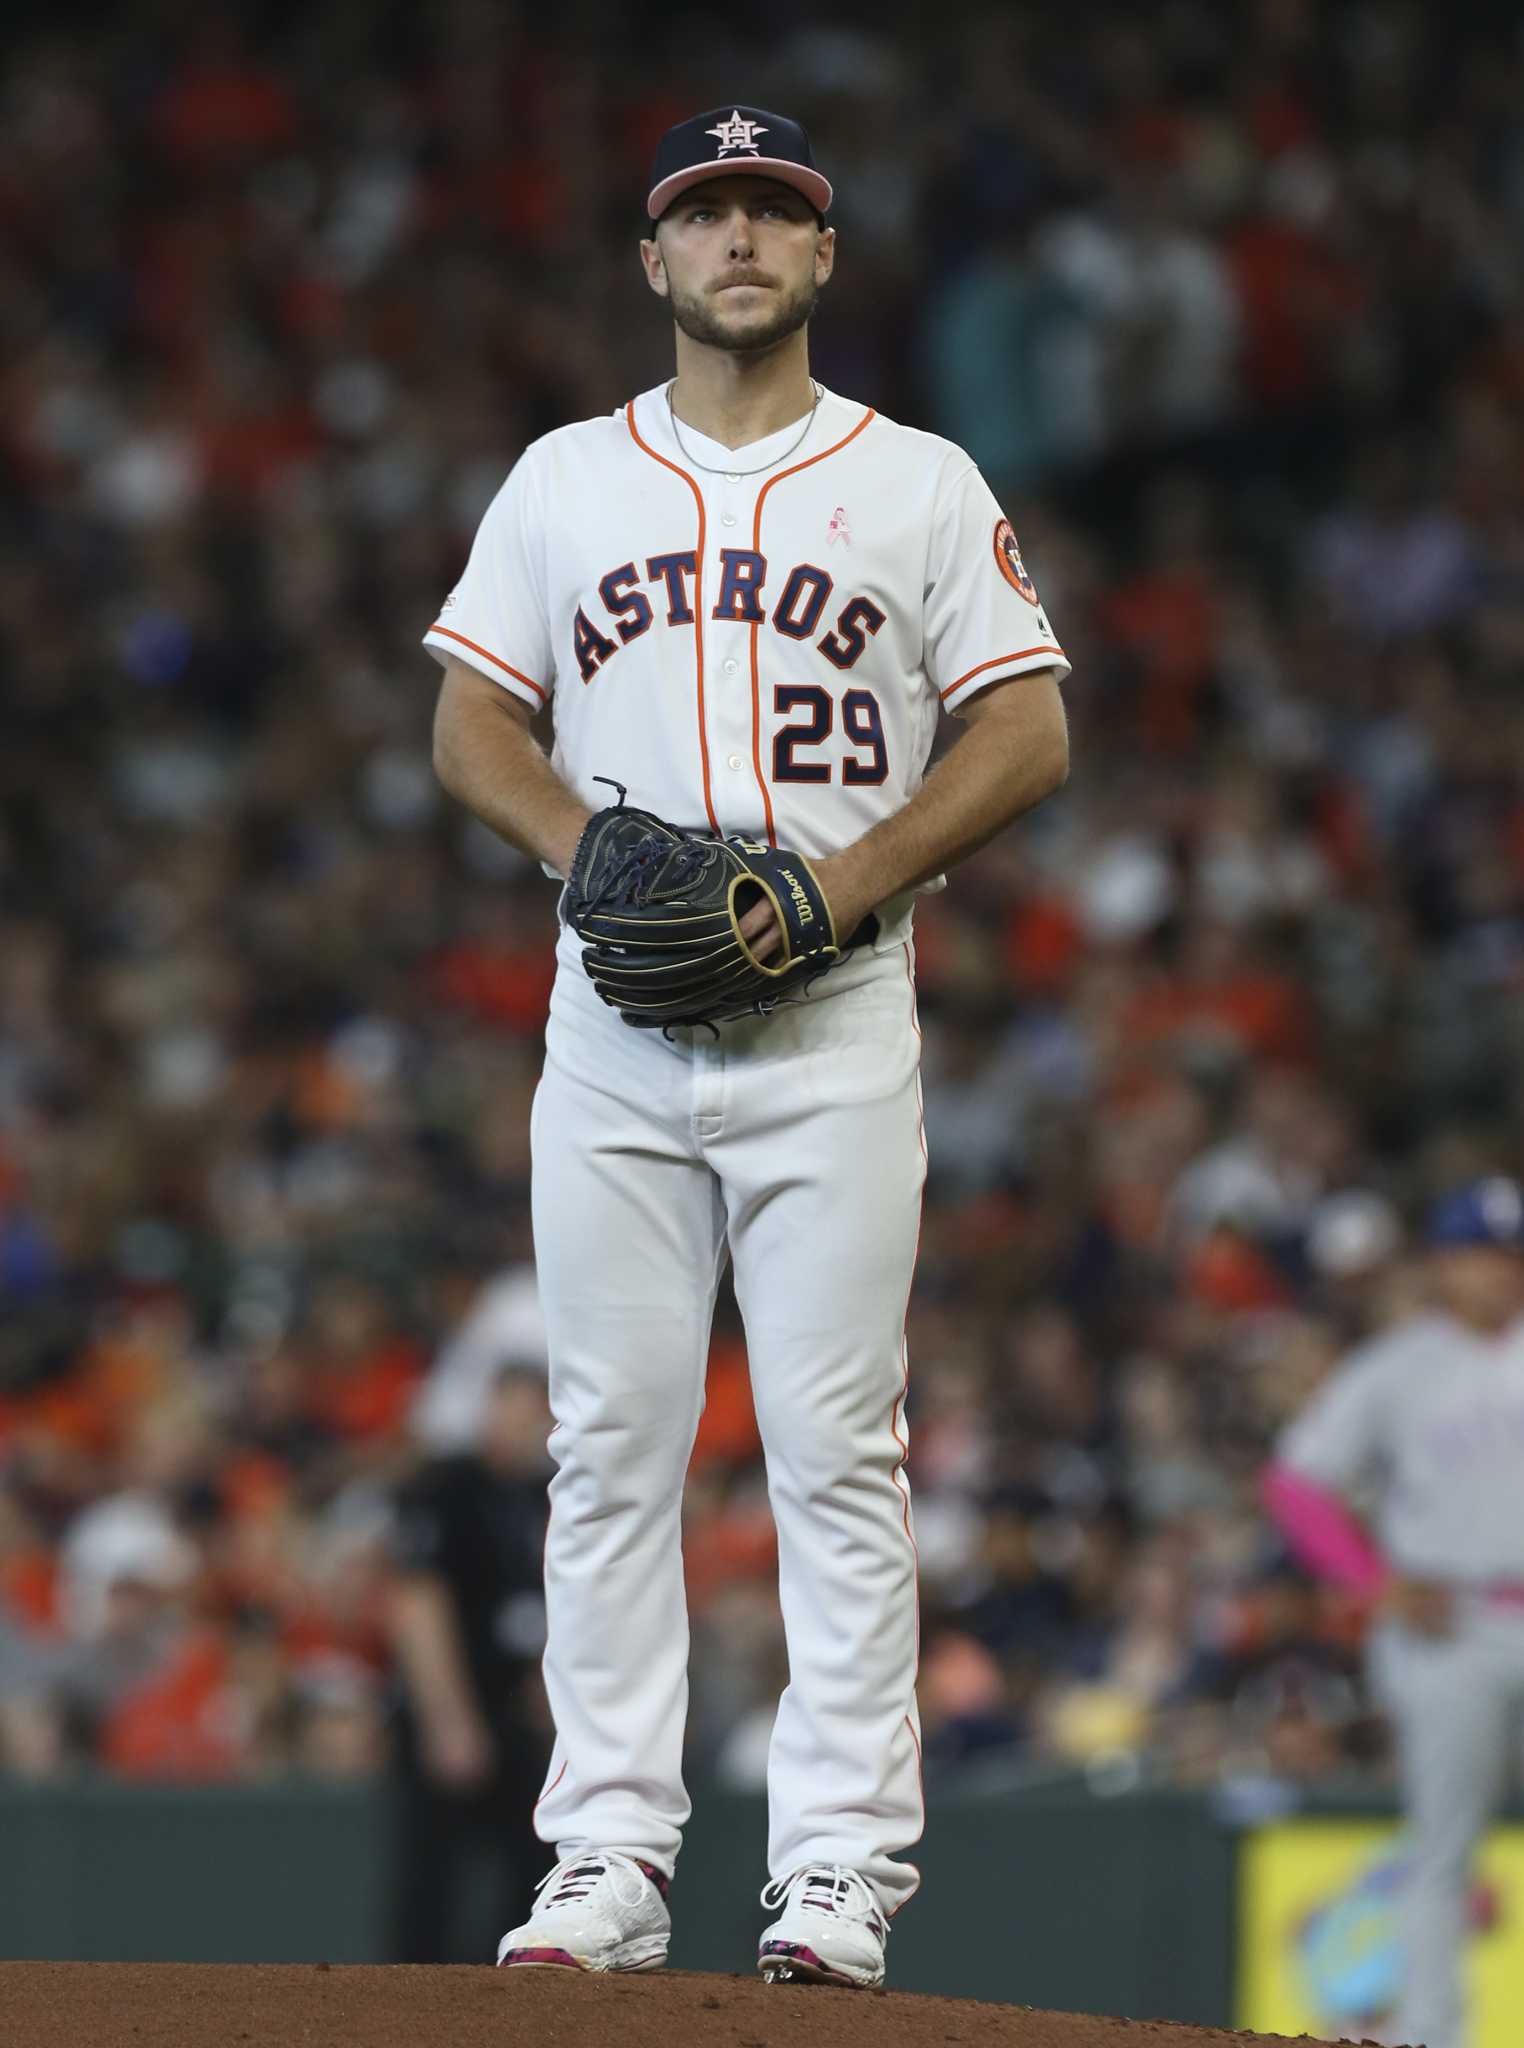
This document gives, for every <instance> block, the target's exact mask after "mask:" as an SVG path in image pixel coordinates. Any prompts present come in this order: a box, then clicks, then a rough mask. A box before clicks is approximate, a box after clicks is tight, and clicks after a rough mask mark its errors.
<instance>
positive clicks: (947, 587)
mask: <svg viewBox="0 0 1524 2048" xmlns="http://www.w3.org/2000/svg"><path fill="white" fill-rule="evenodd" d="M681 436H682V439H681V442H679V439H678V437H677V434H676V433H675V432H674V429H673V425H672V421H671V416H670V413H669V409H668V401H667V390H666V387H665V386H661V387H658V388H656V389H654V390H651V391H647V392H644V393H642V395H641V396H640V397H639V398H636V399H634V400H633V401H632V402H631V403H630V404H628V405H626V406H623V407H621V408H620V410H619V411H617V412H616V413H614V414H613V415H612V416H611V417H609V418H607V419H596V420H587V421H582V422H580V423H578V424H576V425H573V426H568V427H562V428H560V429H559V430H558V431H556V432H555V433H551V434H547V435H546V436H545V437H544V438H543V439H541V440H539V441H536V442H535V443H534V444H533V445H532V446H531V447H529V448H528V449H526V451H525V452H524V455H523V456H522V457H521V459H520V460H519V462H518V464H517V465H516V466H515V468H514V469H513V471H512V473H511V474H510V476H509V477H508V480H507V482H506V483H505V484H504V485H503V487H502V489H501V491H500V492H499V493H498V495H497V497H496V498H495V499H494V500H493V503H492V504H491V506H490V507H489V508H488V511H487V513H486V515H485V517H484V518H483V520H482V524H481V528H480V530H479V532H478V534H477V536H476V542H475V545H474V546H473V548H472V551H471V558H470V561H469V563H468V565H467V567H466V571H465V574H464V575H463V577H462V578H461V581H460V583H459V584H458V586H457V587H456V589H455V591H454V592H453V593H452V595H451V597H450V598H449V600H448V601H447V603H446V605H445V607H444V611H443V614H442V616H441V617H440V618H439V620H438V621H437V622H436V623H435V624H434V625H433V626H432V627H431V628H430V630H429V632H428V633H427V634H426V635H425V637H424V644H425V645H426V646H427V647H429V648H430V650H431V651H432V652H433V653H434V654H435V655H436V656H438V657H439V658H440V659H441V660H442V659H443V658H444V657H446V656H449V655H454V656H456V657H458V658H459V659H460V660H462V661H465V662H468V663H470V664H471V665H472V666H473V667H475V668H477V669H479V670H480V671H481V672H482V674H483V675H486V676H489V677H491V678H492V680H493V681H495V682H497V683H500V684H501V685H502V687H503V688H504V689H506V690H509V691H511V692H512V693H513V695H515V696H516V697H519V698H521V699H522V700H523V701H524V702H525V703H527V704H529V705H531V706H534V707H535V708H539V707H540V706H542V705H545V704H548V703H550V702H552V701H553V702H554V706H555V729H556V730H555V749H554V754H553V757H552V758H553V762H554V765H555V767H556V769H557V771H558V772H559V773H560V774H561V776H562V777H563V778H564V779H565V780H566V782H568V783H569V784H570V785H571V787H572V788H573V789H575V790H576V791H577V793H578V795H579V796H581V797H582V798H583V799H584V800H585V801H586V802H587V803H588V804H589V805H590V806H592V807H593V808H594V809H596V808H598V807H599V805H601V804H602V803H603V802H604V801H605V800H606V792H604V791H602V790H601V789H600V787H599V785H598V784H597V783H596V782H595V781H594V779H593V778H594V777H595V776H599V775H603V776H617V778H618V779H619V781H621V782H623V783H624V784H626V785H627V787H628V789H629V794H630V801H631V802H632V803H635V804H640V805H643V806H645V807H647V808H649V809H651V810H653V811H656V812H658V813H660V814H661V815H662V816H664V817H668V818H671V819H673V820H674V821H675V822H677V823H679V824H684V825H690V826H694V827H698V828H701V829H702V828H705V827H707V828H708V829H709V830H712V831H716V832H723V833H725V834H727V835H728V834H732V833H740V834H744V835H747V836H751V837H755V838H758V839H765V840H766V841H767V842H768V843H770V844H771V845H774V846H785V847H796V848H798V850H799V851H800V852H802V853H804V854H806V855H813V856H822V855H825V854H827V853H831V852H834V851H836V850H838V849H839V848H841V847H842V846H845V845H847V844H849V843H850V842H851V841H852V840H854V839H856V838H858V837H860V836H861V835H862V834H863V833H864V832H866V831H867V830H868V829H869V828H870V827H871V826H873V825H874V824H876V823H877V822H878V821H879V820H880V819H881V818H884V817H887V816H889V815H890V814H891V813H893V812H895V811H898V810H899V809H901V808H902V807H903V806H904V804H905V803H906V802H908V800H909V799H910V798H911V797H912V796H913V795H914V794H915V792H916V790H917V789H918V788H919V787H920V785H921V781H922V778H923V776H924V774H925V771H926V764H927V760H928V757H929V755H930V752H931V746H932V740H933V736H934V734H935V730H936V725H937V714H938V709H939V706H946V707H947V708H948V709H949V710H953V711H956V710H957V709H958V708H959V707H960V706H961V705H962V704H964V703H965V702H966V701H967V700H968V699H969V698H970V697H971V696H973V695H975V694H976V693H977V692H978V691H979V690H980V689H981V688H983V687H986V686H987V685H989V684H990V683H993V682H996V681H999V680H1000V679H1002V678H1003V677H1006V676H1011V675H1019V674H1021V673H1022V672H1023V671H1028V670H1035V669H1043V668H1052V669H1055V670H1057V671H1058V673H1059V675H1060V677H1062V676H1064V675H1067V674H1068V672H1069V664H1068V662H1067V661H1066V660H1065V659H1064V656H1063V653H1062V651H1061V650H1060V648H1059V645H1058V642H1057V641H1056V639H1055V638H1054V635H1053V630H1052V628H1051V626H1050V625H1049V623H1048V619H1047V615H1046V613H1045V612H1044V610H1043V608H1042V605H1041V603H1040V601H1039V599H1038V595H1037V592H1036V590H1035V589H1034V587H1033V585H1032V581H1031V579H1030V577H1029V576H1028V575H1027V573H1026V570H1025V568H1024V567H1023V565H1022V561H1021V555H1020V552H1019V549H1018V547H1017V543H1016V537H1015V535H1014V534H1013V532H1012V531H1011V527H1010V524H1009V522H1008V521H1007V520H1006V519H1005V518H1004V516H1003V514H1002V512H1001V509H1000V507H999V505H998V504H997V503H996V501H995V498H994V496H993V494H992V493H991V491H990V489H989V486H988V485H987V484H986V483H985V481H984V479H983V477H982V476H981V475H980V473H979V471H978V469H977V468H976V467H975V465H974V464H973V462H972V461H971V460H970V459H969V457H968V456H967V455H966V454H964V453H963V451H962V450H961V449H959V448H957V447H954V446H953V445H952V444H951V443H950V442H947V441H944V440H940V439H939V438H938V437H937V436H935V435H932V434H924V433H919V432H917V431H915V430H914V429H912V428H908V427H902V426H899V425H897V424H896V423H895V422H893V421H891V420H888V419H885V418H884V417H883V415H882V414H880V413H877V412H875V411H874V410H873V409H872V408H871V407H864V406H861V405H855V404H852V403H850V402H849V401H847V400H845V399H842V398H838V397H836V396H835V395H834V394H833V393H831V392H829V391H823V392H822V393H821V396H820V400H819V404H818V406H817V408H816V412H815V415H814V417H813V419H812V420H811V422H810V426H809V428H808V430H807V432H806V434H805V436H804V438H803V440H802V441H799V444H798V445H799V452H798V457H797V459H796V460H795V461H793V462H791V463H790V464H789V465H788V466H787V467H785V468H782V469H769V468H768V467H767V465H768V464H769V462H773V463H776V462H777V461H778V460H779V459H780V458H781V455H782V453H783V451H784V450H786V449H787V448H788V447H789V446H790V444H791V443H793V442H795V441H798V437H799V426H798V422H797V421H796V422H794V423H793V424H792V425H790V426H788V427H786V428H785V429H783V430H782V431H781V432H780V433H779V434H777V435H774V436H770V437H769V438H768V439H766V440H763V441H759V442H756V443H753V444H752V445H751V446H749V447H748V448H747V449H746V450H745V465H744V468H745V470H746V471H755V472H756V474H754V475H752V474H746V473H743V470H741V469H737V468H736V467H735V466H734V464H735V455H734V451H732V450H730V449H727V448H726V447H725V446H724V445H723V444H722V443H720V442H718V441H713V440H710V439H708V438H707V437H706V436H704V435H702V434H700V433H698V432H696V431H695V430H694V429H693V428H691V427H689V426H687V425H686V424H683V425H682V426H681ZM701 465H702V466H701ZM907 915H908V907H907V906H906V905H904V904H900V905H898V906H897V905H893V904H891V905H889V906H886V908H885V910H884V911H883V912H881V914H880V921H881V926H882V932H881V938H880V941H879V943H880V944H881V945H889V944H893V943H895V942H896V941H897V940H898V939H900V938H902V937H903V935H904V927H905V922H906V917H907Z"/></svg>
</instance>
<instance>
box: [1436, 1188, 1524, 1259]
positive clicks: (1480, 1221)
mask: <svg viewBox="0 0 1524 2048" xmlns="http://www.w3.org/2000/svg"><path fill="white" fill-rule="evenodd" d="M1424 1235H1425V1237H1426V1238H1427V1239H1428V1242H1429V1243H1430V1244H1431V1245H1432V1246H1433V1247H1434V1248H1435V1249H1436V1250H1445V1249H1453V1248H1457V1247H1460V1246H1463V1245H1496V1246H1498V1247H1499V1248H1500V1249H1502V1250H1504V1251H1524V1190H1521V1189H1520V1187H1519V1184H1518V1182H1517V1181H1516V1180H1510V1179H1509V1178H1508V1177H1507V1175H1506V1174H1501V1173H1498V1174H1493V1175H1492V1176H1491V1177H1490V1178H1489V1179H1487V1180H1473V1181H1468V1182H1467V1183H1466V1185H1465V1186H1464V1187H1458V1188H1452V1189H1451V1190H1450V1192H1449V1194H1447V1195H1441V1196H1440V1198H1439V1200H1438V1201H1437V1202H1436V1203H1435V1204H1434V1206H1433V1208H1432V1209H1431V1210H1430V1211H1429V1218H1428V1223H1427V1226H1426V1228H1425V1231H1424Z"/></svg>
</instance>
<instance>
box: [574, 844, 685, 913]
mask: <svg viewBox="0 0 1524 2048" xmlns="http://www.w3.org/2000/svg"><path fill="white" fill-rule="evenodd" d="M706 858H707V849H706V848H705V847H702V846H694V845H692V844H691V843H690V842H689V841H687V840H682V841H680V842H679V843H678V844H677V845H676V846H674V845H673V844H672V842H671V841H670V840H667V839H660V838H658V837H657V836H656V834H655V833H654V832H653V833H652V834H651V835H650V836H649V838H646V839H640V840H637V841H636V843H635V845H633V846H632V847H631V848H630V849H629V851H628V852H627V853H626V854H625V856H624V858H623V859H622V860H620V861H619V862H617V863H616V864H615V866H614V867H612V868H611V869H610V870H609V873H608V877H607V879H606V880H605V882H604V885H603V887H602V888H601V889H600V890H599V892H598V897H597V902H596V904H595V905H594V906H593V907H594V908H601V907H602V906H603V905H604V904H605V903H609V902H614V903H617V902H619V901H620V899H621V898H622V897H624V896H625V894H626V892H627V891H628V900H629V901H630V902H631V903H635V904H642V903H644V902H645V900H646V898H647V897H648V896H649V895H650V893H651V891H652V889H653V888H654V887H655V886H656V881H657V878H658V876H659V877H660V879H661V881H662V883H663V886H664V887H666V888H668V889H680V888H682V886H683V884H684V883H685V882H691V881H692V880H693V878H694V876H695V875H697V874H698V873H699V871H700V870H701V869H702V867H703V865H704V862H705V859H706Z"/></svg>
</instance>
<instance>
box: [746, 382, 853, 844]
mask: <svg viewBox="0 0 1524 2048" xmlns="http://www.w3.org/2000/svg"><path fill="white" fill-rule="evenodd" d="M873 417H874V412H873V408H872V406H871V405H870V406H869V407H868V410H867V411H866V412H865V413H864V414H863V416H862V418H861V419H860V420H859V421H858V422H857V425H856V426H855V427H854V428H853V429H852V431H851V433H850V434H843V435H842V437H841V439H840V440H839V441H833V442H832V444H831V446H830V447H829V448H822V449H821V451H820V453H819V454H818V455H810V456H807V457H806V458H805V460H804V461H803V462H796V463H794V465H793V466H792V468H789V469H780V470H779V472H778V474H777V475H776V476H770V477H769V478H768V480H767V482H766V483H765V484H764V485H763V486H762V488H761V490H760V491H758V493H757V506H756V511H755V512H754V514H753V515H752V522H751V547H752V553H753V554H756V555H760V554H761V552H762V500H763V499H764V498H765V497H766V496H767V494H768V492H769V491H770V490H771V489H772V487H773V485H774V484H781V483H782V481H783V479H784V478H785V477H786V476H797V475H798V474H799V472H800V470H801V469H811V468H813V467H814V465H815V464H816V463H817V462H824V461H825V459H826V457H827V456H828V455H835V454H836V453H837V451H838V450H839V449H842V448H845V447H846V445H847V443H848V442H849V441H855V440H856V439H857V437H858V435H859V434H860V433H861V432H862V430H863V428H864V427H865V426H867V425H868V423H869V421H870V420H872V419H873ZM751 765H752V771H753V773H754V774H755V775H756V778H757V787H758V789H760V790H761V792H762V812H763V816H764V817H765V818H766V820H767V843H768V845H769V846H776V845H777V844H778V834H777V832H776V831H775V829H774V827H773V800H772V797H771V795H770V794H769V791H768V787H767V778H766V776H764V775H763V773H762V702H761V684H760V682H759V681H758V677H757V628H756V626H753V627H752V629H751Z"/></svg>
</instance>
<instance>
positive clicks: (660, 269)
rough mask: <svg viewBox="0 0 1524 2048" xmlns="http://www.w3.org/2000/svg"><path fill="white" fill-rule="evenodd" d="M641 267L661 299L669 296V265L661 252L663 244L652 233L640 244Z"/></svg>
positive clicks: (648, 282)
mask: <svg viewBox="0 0 1524 2048" xmlns="http://www.w3.org/2000/svg"><path fill="white" fill-rule="evenodd" d="M640 262H641V268H642V269H643V270H644V271H645V274H646V283H647V284H648V285H649V286H650V287H651V289H652V291H653V292H655V294H656V296H657V297H658V298H659V299H664V298H666V296H667V265H666V262H665V260H664V258H663V256H662V253H661V244H660V242H658V241H657V239H656V236H655V235H654V234H652V235H651V236H649V237H648V238H647V239H646V240H645V241H643V242H642V243H641V245H640Z"/></svg>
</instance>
